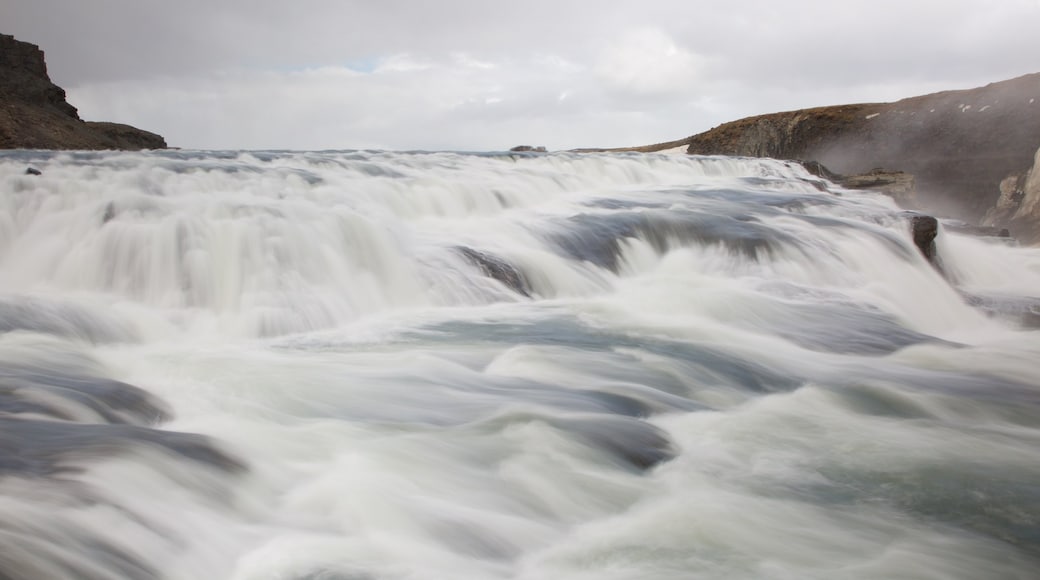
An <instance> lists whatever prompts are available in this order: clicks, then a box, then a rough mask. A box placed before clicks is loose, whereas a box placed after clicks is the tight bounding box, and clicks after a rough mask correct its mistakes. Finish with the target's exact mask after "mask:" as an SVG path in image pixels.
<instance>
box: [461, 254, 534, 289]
mask: <svg viewBox="0 0 1040 580" xmlns="http://www.w3.org/2000/svg"><path fill="white" fill-rule="evenodd" d="M456 249H457V250H458V252H459V253H460V254H462V255H463V257H465V258H466V259H467V260H469V261H470V262H471V263H472V264H473V265H475V266H476V267H478V268H480V271H481V272H483V273H484V275H485V276H487V277H488V278H492V279H494V280H498V281H499V282H501V283H502V284H503V285H505V286H506V287H507V288H509V289H510V290H512V291H514V292H516V293H517V294H523V295H524V296H527V297H530V296H531V286H530V284H528V282H527V278H525V277H524V275H523V273H521V272H520V270H519V269H517V268H516V267H515V266H513V265H512V264H510V263H509V262H506V261H505V260H503V259H502V258H499V257H498V256H493V255H491V254H488V253H486V252H481V251H479V250H474V249H473V248H468V247H466V246H458V247H457V248H456Z"/></svg>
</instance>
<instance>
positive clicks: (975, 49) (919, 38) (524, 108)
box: [4, 0, 1040, 149]
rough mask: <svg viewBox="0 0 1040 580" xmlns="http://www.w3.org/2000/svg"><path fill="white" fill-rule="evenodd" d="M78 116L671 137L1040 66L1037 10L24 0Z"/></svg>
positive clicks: (231, 130) (305, 138)
mask: <svg viewBox="0 0 1040 580" xmlns="http://www.w3.org/2000/svg"><path fill="white" fill-rule="evenodd" d="M9 4H11V5H10V6H7V5H5V7H4V25H5V28H6V30H4V32H5V33H13V34H15V36H17V37H19V38H21V39H23V40H28V41H30V42H36V43H38V44H40V45H41V46H42V47H43V48H44V50H45V51H46V52H47V57H48V67H49V70H50V72H51V75H52V77H53V78H54V79H55V81H56V82H57V83H58V84H60V85H62V86H63V87H65V88H66V90H67V91H68V93H69V96H70V101H71V102H72V103H73V104H74V105H76V106H77V107H79V109H80V111H81V113H82V114H83V116H84V117H85V118H90V119H105V120H115V121H121V122H127V123H131V124H134V125H137V126H140V127H143V128H147V129H150V130H154V131H156V132H158V133H160V134H162V135H164V136H165V137H167V140H168V141H169V142H170V143H171V144H173V145H179V146H185V147H215V148H258V147H272V148H273V147H286V148H325V147H334V148H338V147H380V148H395V149H411V148H428V149H439V148H448V149H489V148H504V147H508V146H511V145H515V144H517V143H531V144H536V145H546V146H548V147H550V148H566V147H578V146H622V145H632V144H639V143H646V142H654V141H663V140H669V139H676V138H680V137H683V136H685V135H689V134H691V133H696V132H699V131H702V130H706V129H708V128H710V127H711V126H714V125H717V124H719V123H722V122H724V121H728V120H732V119H735V118H739V117H742V116H746V115H751V114H759V113H766V112H771V111H777V110H786V109H793V108H801V107H809V106H817V105H826V104H836V103H843V102H857V101H878V100H894V99H897V98H901V97H905V96H912V95H916V94H923V93H926V92H932V91H935V90H944V89H954V88H970V87H973V86H979V85H982V84H985V83H988V82H993V81H997V80H1002V79H1006V78H1011V77H1013V76H1017V75H1021V74H1025V73H1028V72H1036V70H1037V64H1036V60H1035V55H1036V54H1040V35H1036V34H1035V33H1034V32H1035V31H1034V30H1033V28H1034V27H1035V22H1037V20H1038V18H1040V5H1038V3H1037V2H1036V1H1034V0H1007V1H1004V2H999V3H992V2H984V1H982V0H948V1H946V2H941V3H940V2H905V1H904V0H898V1H897V0H848V1H846V2H833V1H832V0H791V1H790V2H784V3H778V2H774V1H770V0H732V1H730V2H723V3H713V4H711V5H710V7H708V8H710V9H708V8H706V6H705V4H703V3H698V2H689V1H688V0H685V1H684V0H645V1H643V2H638V3H636V2H631V1H628V0H572V1H568V2H558V1H555V0H525V2H508V3H492V2H484V1H478V0H441V1H439V2H419V1H408V0H387V1H385V2H370V1H367V0H299V1H298V2H293V3H285V2H281V1H279V2H275V1H274V0H251V1H246V0H227V1H226V2H217V3H214V2H208V1H203V0H180V1H178V2H160V1H158V0H105V1H104V2H82V1H79V0H33V1H32V2H13V3H9Z"/></svg>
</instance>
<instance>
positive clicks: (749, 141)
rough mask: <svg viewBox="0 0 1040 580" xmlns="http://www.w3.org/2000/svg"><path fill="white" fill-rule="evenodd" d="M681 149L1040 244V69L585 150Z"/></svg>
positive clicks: (645, 150) (648, 150) (764, 116)
mask: <svg viewBox="0 0 1040 580" xmlns="http://www.w3.org/2000/svg"><path fill="white" fill-rule="evenodd" d="M677 146H685V147H686V152H687V153H689V154H697V155H738V156H748V157H772V158H776V159H789V160H798V161H801V162H803V163H805V164H806V165H807V166H808V167H810V170H811V171H813V172H814V173H815V174H816V175H819V176H822V177H825V178H827V179H830V180H832V181H835V182H836V183H839V184H841V185H843V186H845V187H850V188H856V189H862V188H869V189H878V190H880V191H884V192H885V193H888V194H889V195H891V196H892V197H893V198H894V199H895V200H896V202H897V203H899V204H900V205H901V206H902V207H904V208H907V209H917V210H922V211H926V212H929V213H934V214H936V215H942V216H945V217H949V218H954V219H958V220H963V221H964V222H967V223H969V224H975V225H977V226H979V227H982V228H985V229H987V230H990V229H991V230H997V231H999V230H1001V229H1007V230H1008V231H1009V232H1010V234H1011V235H1013V236H1014V237H1016V238H1017V239H1018V240H1020V241H1021V242H1023V243H1027V244H1040V73H1035V74H1030V75H1025V76H1022V77H1018V78H1015V79H1011V80H1007V81H1002V82H997V83H992V84H989V85H986V86H984V87H980V88H976V89H968V90H958V91H945V92H940V93H934V94H930V95H924V96H919V97H911V98H908V99H903V100H900V101H896V102H894V103H864V104H852V105H837V106H831V107H817V108H812V109H802V110H797V111H787V112H782V113H773V114H768V115H759V116H755V117H748V118H745V119H740V120H737V121H733V122H730V123H725V124H723V125H719V126H718V127H715V128H713V129H711V130H709V131H705V132H703V133H699V134H697V135H693V136H690V137H687V138H685V139H679V140H676V141H669V142H665V143H658V144H655V145H647V146H642V147H626V148H620V149H584V150H581V151H640V152H655V151H664V150H669V149H673V148H675V147H677ZM821 172H822V173H821Z"/></svg>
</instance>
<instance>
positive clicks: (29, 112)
mask: <svg viewBox="0 0 1040 580" xmlns="http://www.w3.org/2000/svg"><path fill="white" fill-rule="evenodd" d="M164 148H166V141H165V140H163V138H162V137H160V136H159V135H156V134H155V133H149V132H148V131H142V130H141V129H137V128H135V127H131V126H129V125H122V124H119V123H95V122H85V121H83V120H81V119H80V118H79V113H78V112H77V110H76V108H75V107H73V106H72V105H70V104H69V103H68V102H66V101H65V91H64V90H63V89H62V88H61V87H59V86H57V85H55V84H54V83H52V82H51V79H50V77H49V76H48V75H47V64H46V61H45V60H44V55H43V51H42V50H40V47H38V46H36V45H35V44H30V43H28V42H21V41H19V40H16V39H15V38H14V37H13V36H10V35H6V34H0V149H164Z"/></svg>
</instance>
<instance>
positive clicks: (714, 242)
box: [0, 151, 1040, 580]
mask: <svg viewBox="0 0 1040 580" xmlns="http://www.w3.org/2000/svg"><path fill="white" fill-rule="evenodd" d="M30 166H31V167H34V168H37V169H39V170H41V172H42V175H39V176H33V175H26V174H25V169H26V168H27V167H30ZM0 200H2V201H0V203H2V204H3V206H2V210H0V290H2V293H0V330H2V331H3V334H0V490H2V494H0V536H2V539H3V544H2V545H3V546H4V548H3V549H2V550H0V576H3V577H10V578H40V579H47V578H89V579H95V578H96V579H117V578H135V579H136V578H157V579H158V578H164V579H165V578H169V579H198V578H229V579H235V580H247V579H248V580H254V579H256V580H259V579H265V580H266V579H277V580H303V579H309V580H319V579H320V580H333V579H335V580H346V579H350V580H362V579H363V580H377V579H378V580H383V579H431V580H432V579H446V578H451V579H474V580H476V579H481V580H483V579H519V580H541V579H548V578H551V579H583V580H584V579H589V580H592V579H595V580H605V579H606V580H615V579H616V580H621V579H626V580H627V579H632V580H635V579H673V578H674V579H680V578H682V579H688V578H747V579H762V578H768V579H795V578H797V579H807V578H819V579H825V578H826V579H833V578H862V579H877V578H963V579H979V578H987V579H988V578H1001V579H1003V578H1021V579H1031V578H1033V577H1035V574H1036V570H1037V569H1038V568H1037V566H1038V564H1040V485H1038V483H1037V482H1040V445H1038V443H1040V429H1038V427H1040V365H1038V364H1037V362H1036V361H1037V360H1040V358H1038V356H1040V334H1038V332H1037V330H1036V328H1037V316H1038V313H1040V308H1038V307H1037V305H1038V304H1040V294H1038V291H1037V289H1038V288H1040V250H1036V249H1031V248H1020V247H1016V246H1014V245H1012V244H1008V243H1005V242H1002V241H1000V240H990V239H983V238H971V237H965V236H961V235H956V234H952V233H949V232H941V233H940V237H939V239H938V240H937V243H938V249H939V254H940V256H941V258H942V261H943V263H942V268H943V271H942V272H940V271H938V270H937V269H936V268H934V267H933V266H932V265H931V264H929V263H927V262H926V261H925V259H924V258H923V257H921V255H920V254H919V253H918V251H917V250H916V248H914V246H913V244H912V241H911V239H910V233H909V229H908V221H907V216H906V215H905V214H904V212H901V211H900V210H899V209H897V208H896V207H895V206H894V205H893V204H892V203H891V201H889V200H887V199H886V198H884V197H882V196H879V195H875V194H871V193H864V192H853V191H846V190H841V189H839V188H837V187H835V186H833V185H832V184H828V183H825V182H821V181H819V180H818V179H817V178H815V177H813V176H811V175H809V174H807V173H806V172H805V171H804V170H803V169H802V168H801V167H799V166H797V165H793V164H787V163H783V162H779V161H769V160H754V159H734V158H704V157H690V156H676V155H663V154H649V155H637V154H631V155H628V154H626V155H571V154H509V155H506V154H484V155H466V154H451V153H389V152H316V153H292V152H198V151H167V152H156V153H50V152H9V153H3V154H0Z"/></svg>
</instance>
